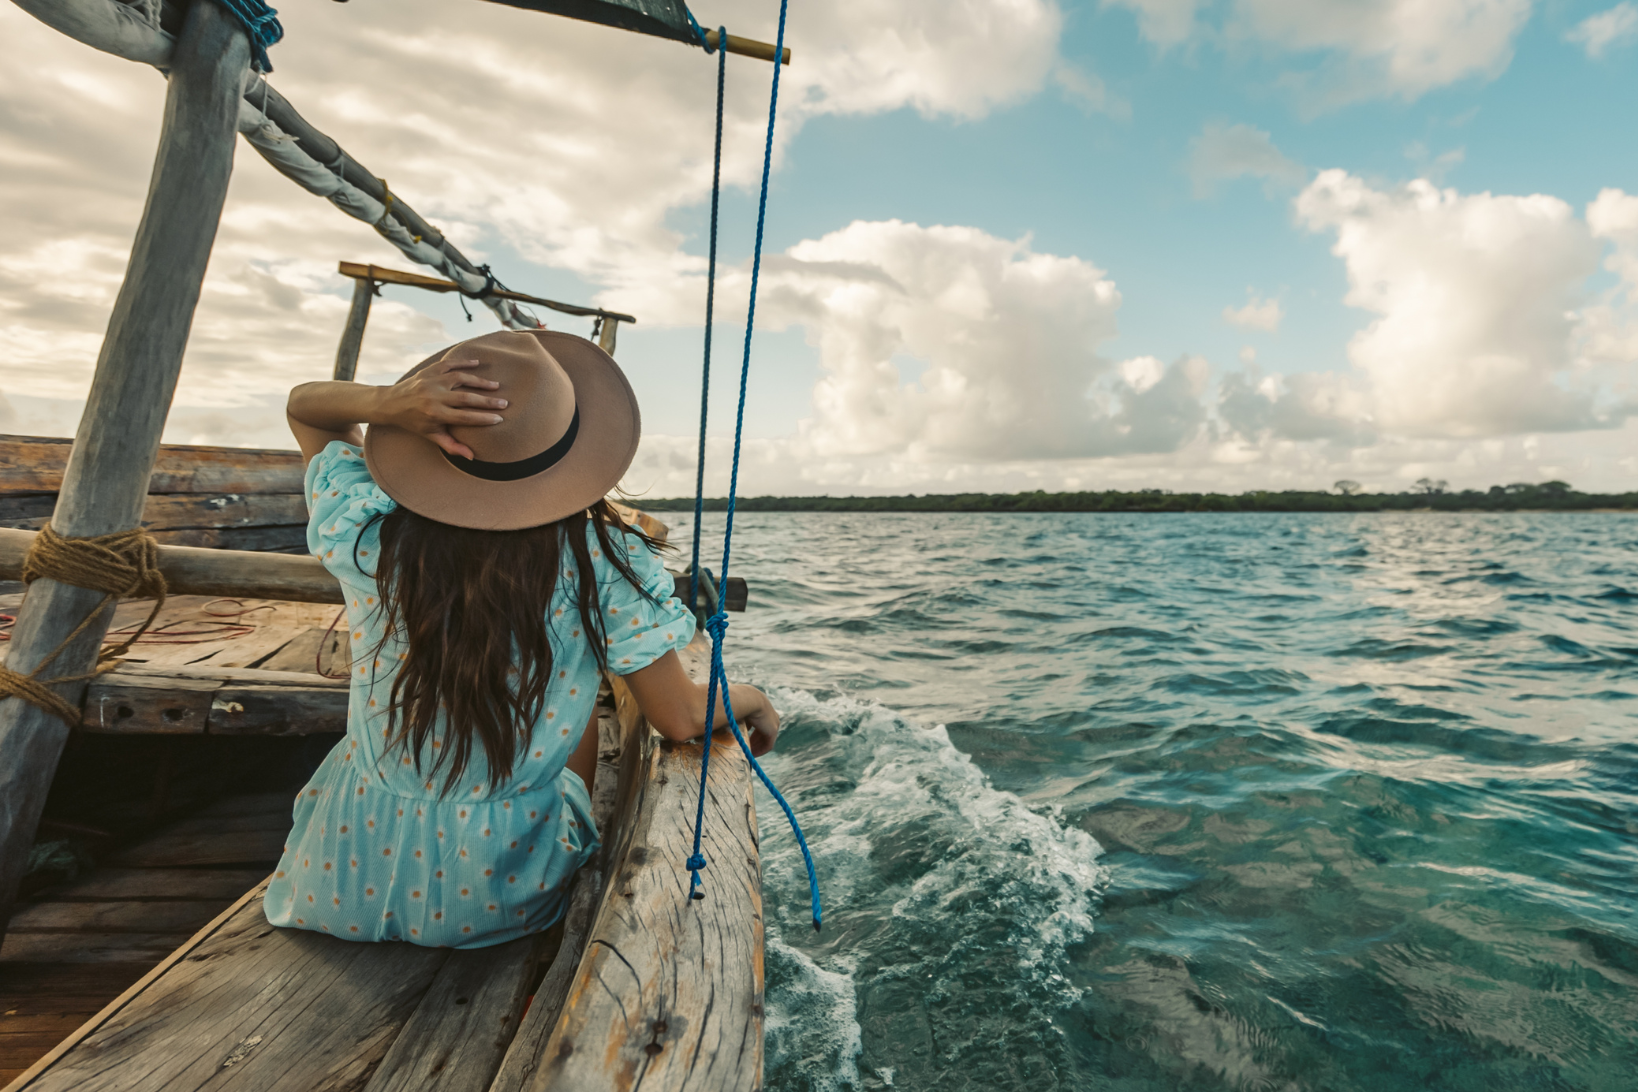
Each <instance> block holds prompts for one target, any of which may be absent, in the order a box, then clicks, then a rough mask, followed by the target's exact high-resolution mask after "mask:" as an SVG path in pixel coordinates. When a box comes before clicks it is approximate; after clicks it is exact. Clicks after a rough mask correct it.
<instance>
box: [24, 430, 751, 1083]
mask: <svg viewBox="0 0 1638 1092" xmlns="http://www.w3.org/2000/svg"><path fill="white" fill-rule="evenodd" d="M67 447H68V445H67V444H66V443H65V442H62V441H56V440H51V439H47V438H40V437H7V438H0V521H3V522H5V523H8V524H11V525H12V526H10V527H7V528H5V529H0V578H3V577H9V576H15V575H16V574H17V572H18V570H19V568H20V564H21V556H22V553H23V550H24V549H25V548H26V546H25V544H24V541H23V540H25V539H27V538H28V537H29V536H31V535H32V533H33V532H32V530H30V529H29V525H30V523H38V522H40V521H43V520H45V519H47V518H49V516H50V512H51V508H52V505H53V503H54V501H55V495H54V493H53V492H52V490H54V489H55V487H56V486H57V485H58V484H59V483H60V481H61V474H62V468H63V465H64V463H65V461H66V459H65V455H66V451H67ZM300 471H301V463H300V456H299V455H298V454H297V453H295V452H285V451H249V450H241V449H232V448H197V447H181V446H167V447H166V448H164V449H163V450H162V453H161V456H160V458H159V460H158V461H157V463H156V467H155V471H154V474H153V477H152V479H151V480H152V483H153V485H154V489H155V492H154V493H152V494H150V497H149V500H148V505H147V508H146V514H145V520H144V522H145V523H148V524H149V526H150V528H151V530H152V531H153V533H154V534H155V535H156V536H165V538H166V540H167V541H168V542H169V543H171V545H169V546H167V547H166V551H165V552H166V557H165V559H164V562H163V563H164V564H165V565H166V566H167V568H168V569H170V568H171V565H172V562H173V561H174V560H175V559H177V558H181V559H182V560H183V561H184V562H188V561H191V562H192V565H193V568H191V569H189V568H188V567H187V565H186V564H184V565H183V566H182V568H181V570H180V571H179V572H178V575H177V577H176V578H175V579H174V580H173V583H174V585H175V586H176V587H177V590H178V591H181V592H189V591H201V590H202V591H203V592H204V593H205V594H182V595H177V596H173V597H172V598H171V599H170V600H169V601H168V602H167V604H166V607H165V609H164V611H163V612H162V614H161V615H160V617H159V618H158V619H157V620H156V622H155V624H154V626H153V627H151V628H150V633H152V634H154V635H155V636H156V640H154V641H151V642H143V643H139V644H138V645H137V646H136V647H135V648H133V649H132V654H131V656H130V658H129V660H128V661H127V662H126V663H125V664H124V665H122V666H121V667H120V668H119V669H118V670H116V671H113V672H110V673H108V674H106V675H104V676H101V677H99V678H98V679H96V680H94V681H93V682H92V684H91V685H90V686H89V687H88V688H87V690H86V697H85V700H84V703H83V709H82V721H81V723H80V726H79V739H78V740H77V748H78V750H79V752H80V753H79V755H78V756H77V758H78V761H75V762H69V763H66V764H65V765H64V767H63V774H62V775H61V777H62V778H66V779H72V778H74V777H79V778H81V779H83V780H87V781H88V782H89V783H90V784H89V785H88V786H87V788H88V790H89V791H95V790H98V789H101V788H102V786H103V784H104V782H105V780H106V779H103V780H101V781H99V779H97V778H96V777H95V776H94V775H93V774H92V773H91V772H90V771H91V770H92V768H93V767H95V766H96V765H97V762H96V761H95V757H96V756H95V755H93V754H91V753H90V752H95V751H96V750H98V748H99V747H100V748H101V749H102V750H103V751H104V752H105V753H104V755H103V759H104V762H105V763H106V762H108V761H115V762H120V761H124V762H129V761H130V755H131V745H132V744H133V743H148V744H157V745H159V746H160V747H163V748H167V750H166V751H165V752H164V753H165V754H166V755H167V756H168V757H167V758H166V759H165V761H163V762H151V763H149V764H148V765H149V766H151V767H152V768H151V769H145V770H144V773H145V774H146V777H145V778H144V777H142V776H139V777H136V778H134V779H128V780H134V781H136V782H137V783H136V784H135V785H133V786H132V792H133V794H134V795H135V796H136V798H137V800H138V802H139V803H141V802H144V801H146V802H147V804H148V806H149V807H148V811H149V815H148V818H149V819H150V820H153V819H161V818H163V819H168V821H164V822H152V821H150V822H149V823H148V824H147V828H148V829H149V830H150V832H151V833H150V835H149V836H148V837H146V838H141V839H137V840H136V841H135V842H134V843H132V844H125V845H121V844H119V843H120V842H121V839H118V838H109V839H105V841H106V842H107V843H108V850H109V852H108V853H107V854H106V857H105V859H106V863H107V865H108V866H109V867H98V868H97V869H95V870H94V871H91V872H90V873H89V874H88V875H85V876H82V877H80V878H78V879H76V880H75V881H73V882H71V883H67V884H62V885H59V886H57V887H54V888H48V889H45V890H43V891H38V892H36V893H35V897H34V898H33V900H32V901H30V902H28V903H26V904H24V905H22V906H21V907H20V908H19V910H18V912H17V913H16V914H15V915H14V917H13V919H12V924H11V929H10V931H9V933H8V934H7V937H6V940H5V943H4V947H3V948H0V1000H3V1002H4V1004H5V1013H6V1014H5V1015H4V1016H0V1052H3V1053H0V1066H3V1065H4V1064H5V1062H6V1061H7V1060H10V1061H11V1063H12V1067H13V1069H14V1070H15V1069H17V1068H21V1066H20V1064H19V1063H20V1062H21V1061H23V1060H24V1059H26V1058H28V1057H29V1056H30V1054H31V1052H32V1054H36V1055H41V1056H40V1057H38V1059H37V1060H34V1061H33V1063H32V1064H31V1065H30V1066H29V1068H28V1069H27V1071H26V1072H23V1073H20V1074H18V1075H17V1077H16V1079H15V1080H14V1081H13V1082H12V1083H11V1085H9V1088H10V1089H18V1090H21V1089H30V1090H40V1089H55V1088H63V1089H67V1088H76V1089H78V1088H86V1089H93V1088H95V1089H149V1088H154V1089H157V1088H192V1087H204V1086H206V1085H207V1084H208V1085H209V1087H211V1088H213V1089H214V1088H247V1089H249V1088H255V1089H260V1088H263V1087H290V1088H302V1089H320V1088H365V1089H388V1088H440V1089H442V1088H460V1089H519V1090H521V1089H527V1088H602V1087H609V1088H619V1087H636V1086H637V1085H639V1084H640V1085H641V1086H642V1087H644V1088H669V1087H678V1088H680V1087H683V1086H684V1085H686V1086H687V1087H690V1088H711V1089H716V1088H722V1089H740V1088H752V1087H756V1085H757V1084H758V1083H759V1082H760V1069H761V1053H762V1036H761V1024H762V1008H761V1004H762V964H761V953H762V936H761V932H762V923H761V901H760V872H759V865H758V854H757V845H756V840H757V833H756V818H755V807H754V804H753V802H752V797H751V788H750V780H749V771H748V768H747V766H746V763H745V761H744V758H743V757H742V756H741V755H740V753H739V752H738V750H737V748H735V747H732V746H723V745H718V747H717V751H716V753H714V754H713V756H712V782H711V789H710V793H709V798H708V800H707V823H708V825H709V826H708V829H709V831H710V835H711V838H712V840H713V842H714V848H713V850H712V853H711V857H712V870H711V873H710V878H711V885H710V892H711V895H710V897H709V898H707V899H705V900H703V901H698V902H690V901H689V900H688V898H687V871H686V868H685V866H684V862H685V860H686V858H687V856H688V854H689V852H690V850H691V844H690V843H691V839H692V834H693V815H694V807H695V802H696V800H697V798H698V797H697V793H698V777H699V771H698V762H699V758H700V748H699V747H698V746H674V745H671V744H668V743H664V742H662V741H661V740H660V739H659V737H657V736H655V735H653V734H652V733H651V732H650V731H649V729H648V726H647V725H646V723H644V722H643V721H642V718H641V716H640V715H639V714H638V712H637V710H636V709H635V706H634V704H633V703H632V702H631V701H630V699H629V697H628V696H627V695H626V694H625V692H624V690H623V688H622V687H620V686H619V685H618V680H612V681H613V682H614V685H613V686H612V687H611V688H610V689H609V691H608V693H607V694H606V696H605V697H606V701H605V706H604V711H603V715H602V716H601V718H600V732H599V737H600V738H599V766H598V773H597V779H596V784H595V786H594V793H593V798H594V808H595V811H596V814H597V818H598V822H599V827H600V830H601V831H602V834H603V849H602V850H601V851H600V853H599V855H598V857H597V858H596V859H595V860H594V861H593V862H592V863H591V864H590V865H588V866H587V867H586V868H585V869H583V870H582V871H581V873H580V874H579V876H578V878H577V879H576V881H575V885H574V888H573V892H572V895H571V898H570V907H569V911H568V914H567V916H566V918H565V920H564V922H563V923H562V925H561V927H559V928H557V929H554V930H552V931H551V932H548V933H546V934H542V935H540V936H537V937H530V938H525V939H523V940H519V941H514V942H512V943H510V944H505V945H500V946H498V947H495V948H490V949H484V950H481V951H473V952H457V951H447V950H437V949H420V948H414V947H411V946H408V945H363V944H351V943H348V942H345V941H340V940H336V939H334V938H331V937H327V936H322V935H318V934H313V933H307V932H295V931H283V930H277V929H274V928H273V927H271V926H269V925H268V924H267V921H266V918H265V917H264V916H263V914H262V910H261V903H260V894H261V892H262V890H263V888H264V886H265V882H266V881H265V877H266V874H267V869H268V868H270V867H271V863H272V862H273V861H274V860H276V858H277V856H278V854H279V852H280V851H281V849H282V845H283V840H284V837H285V835H286V834H287V833H288V828H289V822H290V804H291V796H292V794H293V793H294V792H295V791H296V790H297V789H298V788H299V787H300V783H301V780H302V776H301V771H300V770H297V771H296V772H295V775H294V776H292V775H291V774H290V773H286V774H285V775H284V779H283V783H282V784H278V785H277V787H274V786H273V785H272V784H270V783H269V781H268V780H267V779H266V778H264V779H263V780H261V781H260V782H256V783H253V784H252V788H254V789H255V790H256V791H248V792H247V791H242V790H241V791H228V790H224V788H223V787H222V786H223V785H225V784H235V785H242V784H244V782H243V781H242V780H240V778H239V777H237V776H234V775H232V773H231V771H232V769H233V768H234V767H235V766H236V765H237V766H243V765H244V764H245V763H246V762H258V761H259V762H262V763H268V762H270V761H273V760H274V759H276V758H283V759H288V758H289V757H290V756H292V755H295V754H297V753H298V752H299V751H300V750H301V749H302V747H303V746H304V745H306V744H308V743H309V742H312V743H318V744H320V747H319V750H320V751H322V750H323V749H325V746H326V745H327V744H328V742H329V741H331V740H334V739H336V738H338V735H337V734H338V733H340V732H341V731H343V730H344V728H345V725H346V700H347V682H346V679H345V678H344V677H343V678H331V677H327V676H328V675H330V674H334V675H342V676H345V673H346V665H347V658H348V650H347V646H346V642H345V640H344V634H343V636H342V637H338V636H337V635H336V633H335V632H334V630H333V627H332V623H333V622H334V621H335V619H336V615H337V612H338V607H337V604H338V603H339V600H340V595H339V588H338V587H337V586H336V585H335V583H334V581H333V580H331V579H329V577H328V574H327V573H325V572H324V570H323V569H322V567H320V566H319V565H318V564H317V562H316V561H314V560H313V559H312V558H309V557H305V556H302V557H295V556H290V557H280V556H276V555H274V556H263V557H257V556H255V555H254V554H251V553H248V552H245V551H239V550H226V549H210V548H200V545H199V544H207V545H210V546H215V545H218V544H226V543H231V544H239V545H244V544H250V543H254V544H258V545H261V546H263V547H264V548H265V549H269V550H280V549H291V548H292V546H291V538H292V536H293V535H294V536H299V535H300V534H301V532H302V526H301V525H298V524H296V523H292V522H290V514H291V513H292V512H297V511H298V510H299V509H298V508H297V507H296V506H293V505H291V504H289V503H287V502H286V500H285V499H284V498H286V497H289V496H291V495H292V494H291V493H290V492H287V490H290V488H291V486H292V484H293V485H294V493H295V501H296V502H297V504H298V505H299V502H300V496H299V492H300V489H301V478H300ZM223 489H228V490H231V492H223V491H222V490H223ZM628 511H629V510H628ZM631 518H633V519H634V520H636V521H640V522H641V523H642V524H643V526H644V528H645V530H647V531H648V532H649V533H651V534H655V535H657V536H660V537H663V536H664V534H665V530H666V529H665V527H664V525H663V524H661V523H659V522H658V521H657V520H654V519H653V518H652V517H649V516H647V515H645V514H642V513H638V512H631ZM201 574H203V575H201ZM679 579H682V578H680V577H679ZM212 581H214V584H215V586H213V585H212ZM225 583H232V584H234V585H235V586H237V587H238V588H240V589H241V597H240V598H238V599H236V600H233V601H231V602H230V601H224V600H221V599H213V598H212V597H211V595H210V594H209V593H211V592H213V591H220V590H222V588H221V585H222V584H225ZM258 583H260V584H263V585H266V586H265V587H262V588H259V589H258V588H256V587H255V585H257V584H258ZM244 589H250V590H252V591H255V590H260V591H263V592H265V593H267V594H268V595H283V596H288V597H289V598H268V597H259V598H248V597H243V590H244ZM18 598H19V596H18V595H17V594H15V593H14V594H12V595H11V596H9V597H0V611H5V610H7V609H8V608H11V607H13V606H14V605H15V603H16V601H17V599H18ZM314 600H319V601H317V602H315V601H314ZM734 605H735V604H730V606H734ZM148 606H149V604H148V603H147V602H145V601H140V600H135V601H129V602H126V603H123V604H121V605H120V607H119V608H118V612H117V616H116V617H115V619H114V623H113V626H112V629H113V631H114V632H115V633H117V632H118V631H119V630H120V629H121V628H123V627H124V626H126V625H128V624H131V623H133V622H135V621H138V620H140V619H141V618H142V617H145V616H146V614H147V610H148ZM201 631H203V632H201ZM181 633H185V634H187V635H188V641H189V643H178V642H175V641H172V639H171V638H170V637H167V635H168V634H169V635H177V634H181ZM705 656H706V652H705V648H704V645H703V642H700V641H696V643H695V645H694V646H693V647H691V648H690V649H689V650H688V655H687V657H686V660H687V662H688V666H689V669H690V671H692V672H694V673H695V674H696V675H697V676H699V675H701V674H702V672H703V669H704V663H705ZM236 748H237V749H238V750H237V751H235V749H236ZM308 749H309V750H312V748H311V747H309V748H308ZM281 751H282V754H281V753H280V752H281ZM138 765H140V764H138ZM128 768H135V767H128ZM161 771H164V772H161ZM186 771H191V773H188V772H186ZM224 774H226V775H228V776H223V775H224ZM274 780H277V778H275V779H274ZM150 782H152V783H150ZM166 782H168V785H167V784H166ZM212 786H214V791H213V789H212ZM74 789H75V786H74V785H73V784H63V785H60V786H59V790H60V791H59V792H57V793H56V794H54V799H59V800H60V801H61V802H62V806H61V808H60V809H59V811H58V812H53V811H51V810H48V812H47V825H48V828H50V829H56V830H80V831H86V830H88V829H92V827H91V823H92V822H103V823H105V824H106V817H105V816H103V815H98V814H93V815H90V816H87V815H85V814H83V813H82V812H76V811H75V810H74V808H75V806H76V804H77V803H79V804H81V805H82V806H83V801H84V800H85V797H86V793H80V794H78V795H77V794H76V793H75V792H74ZM167 794H169V795H170V796H171V799H169V800H166V799H165V797H166V795H167ZM128 811H129V809H128ZM138 812H139V818H138V824H137V825H138V826H141V822H140V809H138ZM172 816H177V817H176V818H170V817H172ZM53 824H55V826H54V827H53V826H52V825H53ZM100 863H101V862H99V864H100ZM257 866H260V869H261V870H260V871H257V870H256V869H257ZM195 924H197V925H199V926H201V927H200V928H198V929H197V931H194V932H192V933H191V935H189V933H188V931H187V930H189V929H190V928H191V927H192V926H194V925H195ZM116 995H117V996H116ZM76 1006H78V1010H79V1011H75V1007H76ZM342 1013H345V1014H347V1018H346V1019H345V1020H338V1016H339V1015H340V1014H342ZM87 1016H88V1017H89V1018H88V1019H87V1018H86V1017H87ZM64 1033H66V1036H64ZM58 1038H60V1039H61V1041H60V1042H58V1041H56V1040H57V1039H58ZM53 1043H54V1044H55V1045H52V1044H53ZM48 1048H49V1049H48Z"/></svg>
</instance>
